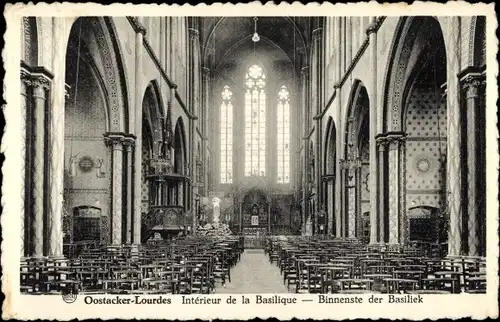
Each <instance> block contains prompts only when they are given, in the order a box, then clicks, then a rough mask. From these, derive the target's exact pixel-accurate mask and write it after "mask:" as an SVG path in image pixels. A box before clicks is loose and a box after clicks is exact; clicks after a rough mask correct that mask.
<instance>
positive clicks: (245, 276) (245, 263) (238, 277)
mask: <svg viewBox="0 0 500 322" xmlns="http://www.w3.org/2000/svg"><path fill="white" fill-rule="evenodd" d="M216 293H219V294H234V293H246V294H249V293H261V294H262V293H291V292H289V291H288V290H287V289H286V286H285V285H283V276H281V275H280V270H279V268H278V266H276V263H272V264H271V263H270V262H269V257H268V256H267V255H265V254H264V250H262V249H247V250H245V252H244V253H243V254H242V256H241V260H240V261H239V262H238V264H236V266H235V267H233V268H232V269H231V283H227V284H226V286H225V287H222V286H219V287H217V290H216Z"/></svg>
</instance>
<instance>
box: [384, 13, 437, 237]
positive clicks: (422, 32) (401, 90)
mask: <svg viewBox="0 0 500 322" xmlns="http://www.w3.org/2000/svg"><path fill="white" fill-rule="evenodd" d="M446 65H447V53H446V44H445V39H444V37H443V29H442V25H441V23H440V21H439V20H438V19H437V18H434V17H405V18H401V19H400V21H399V23H398V26H397V28H396V35H395V37H394V39H393V45H392V49H391V54H390V58H389V64H388V70H387V76H386V77H387V78H386V83H385V84H384V93H383V132H385V135H383V136H382V137H381V140H383V142H382V143H383V145H382V146H381V148H382V149H383V150H384V151H383V152H381V151H379V156H380V155H382V157H381V158H380V159H379V162H380V163H381V166H382V167H383V169H385V170H386V171H384V178H383V179H381V180H382V185H383V187H384V189H382V193H383V194H387V197H384V200H387V201H386V203H385V204H383V205H382V206H383V207H384V209H386V210H387V211H384V212H383V214H384V215H383V217H382V223H381V226H380V231H379V232H380V239H381V241H383V242H389V243H391V244H395V243H406V242H407V241H408V238H409V235H410V231H409V226H410V225H409V220H410V219H409V216H411V213H409V210H408V208H407V205H408V204H411V205H413V204H414V203H415V202H416V203H417V204H418V205H422V206H424V205H425V206H433V207H438V208H439V207H442V206H445V205H446V204H445V196H444V194H443V192H444V190H445V189H444V187H443V185H445V186H446V180H445V179H441V177H444V176H445V173H446V171H445V170H446V161H445V159H446V156H445V154H444V156H443V153H442V152H441V151H446V132H447V131H446V102H445V100H444V98H443V95H442V94H443V89H442V85H444V84H446V79H447V70H446V68H447V67H446ZM440 117H441V119H440ZM443 145H444V147H443ZM380 153H382V154H380ZM415 200H417V201H415Z"/></svg>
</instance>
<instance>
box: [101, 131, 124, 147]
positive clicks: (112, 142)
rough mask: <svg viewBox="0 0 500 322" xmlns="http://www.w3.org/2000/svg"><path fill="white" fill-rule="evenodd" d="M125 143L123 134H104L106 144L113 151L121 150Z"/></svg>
mask: <svg viewBox="0 0 500 322" xmlns="http://www.w3.org/2000/svg"><path fill="white" fill-rule="evenodd" d="M124 141H125V136H124V135H123V133H115V132H108V133H106V134H104V142H105V143H106V145H107V146H111V147H112V148H113V150H115V149H121V148H122V147H123V142H124Z"/></svg>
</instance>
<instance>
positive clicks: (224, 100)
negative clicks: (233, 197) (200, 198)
mask: <svg viewBox="0 0 500 322" xmlns="http://www.w3.org/2000/svg"><path fill="white" fill-rule="evenodd" d="M220 151H221V152H220V154H221V155H220V183H221V184H228V183H232V182H233V93H232V92H231V89H230V88H229V86H224V89H223V90H222V93H221V104H220Z"/></svg>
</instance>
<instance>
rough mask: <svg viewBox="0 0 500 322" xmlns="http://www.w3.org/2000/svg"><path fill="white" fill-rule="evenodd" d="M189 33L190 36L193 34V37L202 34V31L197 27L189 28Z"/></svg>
mask: <svg viewBox="0 0 500 322" xmlns="http://www.w3.org/2000/svg"><path fill="white" fill-rule="evenodd" d="M188 33H189V36H191V37H193V38H194V37H199V36H200V32H199V31H198V30H197V29H194V28H188Z"/></svg>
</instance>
